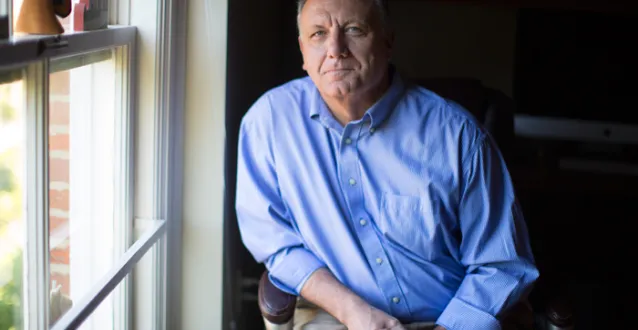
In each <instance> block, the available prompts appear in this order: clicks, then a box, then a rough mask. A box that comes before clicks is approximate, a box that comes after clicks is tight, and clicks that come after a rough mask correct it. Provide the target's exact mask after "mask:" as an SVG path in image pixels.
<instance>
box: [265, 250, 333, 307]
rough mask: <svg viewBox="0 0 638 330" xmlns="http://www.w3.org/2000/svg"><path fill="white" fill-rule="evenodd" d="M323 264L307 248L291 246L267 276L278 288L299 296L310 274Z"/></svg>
mask: <svg viewBox="0 0 638 330" xmlns="http://www.w3.org/2000/svg"><path fill="white" fill-rule="evenodd" d="M324 266H325V264H324V263H323V262H321V261H320V260H319V259H318V258H317V257H316V256H315V255H314V254H313V253H312V252H310V251H308V250H307V249H305V248H293V249H291V250H288V251H287V254H286V255H285V256H283V257H282V260H281V263H279V264H278V265H277V266H276V267H274V268H273V269H270V270H269V272H268V277H269V279H270V281H271V282H272V284H274V285H275V286H276V287H277V288H279V289H280V290H282V291H284V292H287V293H289V294H292V295H296V296H299V295H300V293H301V288H303V286H304V284H306V281H307V280H308V278H309V277H310V275H312V273H314V272H315V271H316V270H317V269H319V268H321V267H324Z"/></svg>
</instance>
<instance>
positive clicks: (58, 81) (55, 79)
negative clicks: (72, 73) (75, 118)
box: [49, 71, 70, 96]
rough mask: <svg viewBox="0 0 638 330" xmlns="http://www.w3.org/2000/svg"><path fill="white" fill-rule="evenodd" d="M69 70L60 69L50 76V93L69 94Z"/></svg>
mask: <svg viewBox="0 0 638 330" xmlns="http://www.w3.org/2000/svg"><path fill="white" fill-rule="evenodd" d="M69 86H70V83H69V71H60V72H56V73H53V74H51V76H50V77H49V92H50V94H49V95H59V96H68V95H69Z"/></svg>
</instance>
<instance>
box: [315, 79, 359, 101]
mask: <svg viewBox="0 0 638 330" xmlns="http://www.w3.org/2000/svg"><path fill="white" fill-rule="evenodd" d="M323 86H324V87H323V90H322V94H323V95H325V96H327V97H334V98H341V97H345V96H347V95H349V94H352V92H353V89H354V88H353V87H354V86H352V83H350V82H347V81H343V80H341V81H331V82H327V83H324V84H323Z"/></svg>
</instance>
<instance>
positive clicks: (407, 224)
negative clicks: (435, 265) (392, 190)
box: [378, 193, 440, 260]
mask: <svg viewBox="0 0 638 330" xmlns="http://www.w3.org/2000/svg"><path fill="white" fill-rule="evenodd" d="M436 210H437V207H436V201H435V200H431V199H430V198H428V197H427V196H401V195H394V194H388V193H385V194H383V196H382V199H381V205H380V210H379V222H378V226H379V230H380V231H381V233H382V234H383V235H384V236H385V238H386V239H388V240H389V241H390V242H391V243H394V244H397V245H399V246H400V247H401V248H404V249H407V250H408V251H409V252H411V253H413V254H416V255H417V256H419V257H421V258H425V259H427V260H432V259H433V258H434V257H435V255H436V253H437V252H438V250H439V249H440V247H438V246H437V245H436V238H437V237H436V236H437V232H439V231H440V228H439V220H438V219H439V216H438V214H437V213H438V212H437V211H436Z"/></svg>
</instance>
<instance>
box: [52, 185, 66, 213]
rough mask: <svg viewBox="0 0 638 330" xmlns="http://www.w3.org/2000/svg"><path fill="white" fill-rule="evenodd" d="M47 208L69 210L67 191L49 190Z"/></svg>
mask: <svg viewBox="0 0 638 330" xmlns="http://www.w3.org/2000/svg"><path fill="white" fill-rule="evenodd" d="M49 208H50V209H58V210H62V211H68V210H69V190H68V189H65V190H53V189H52V190H49Z"/></svg>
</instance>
